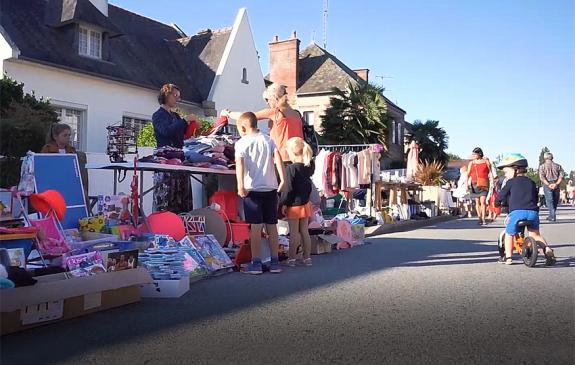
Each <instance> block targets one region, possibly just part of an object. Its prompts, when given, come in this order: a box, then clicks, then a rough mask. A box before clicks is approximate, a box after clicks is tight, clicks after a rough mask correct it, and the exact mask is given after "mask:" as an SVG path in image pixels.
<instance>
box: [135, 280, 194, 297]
mask: <svg viewBox="0 0 575 365" xmlns="http://www.w3.org/2000/svg"><path fill="white" fill-rule="evenodd" d="M189 290H190V277H189V276H184V277H182V278H181V279H180V280H153V281H152V282H151V283H148V284H142V285H140V293H141V295H142V298H179V297H181V296H182V295H184V294H186V293H187V292H188V291H189Z"/></svg>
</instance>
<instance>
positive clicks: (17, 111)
mask: <svg viewBox="0 0 575 365" xmlns="http://www.w3.org/2000/svg"><path fill="white" fill-rule="evenodd" d="M0 119H1V120H2V123H0V155H1V156H2V157H1V159H0V172H1V173H0V186H2V187H11V186H14V185H17V184H18V181H19V180H20V165H21V162H20V158H21V157H23V156H25V155H26V153H27V152H28V151H34V152H40V150H41V149H42V147H43V146H44V144H45V142H46V135H47V134H48V131H49V130H50V126H51V125H52V124H53V123H56V122H58V115H57V114H56V112H54V110H53V109H52V107H51V106H50V102H49V101H48V100H45V99H43V98H40V99H38V98H37V97H36V96H35V95H34V94H33V93H32V94H28V93H24V84H22V83H18V82H16V81H15V80H13V79H11V78H10V77H8V76H6V75H5V76H4V77H3V78H2V80H1V81H0Z"/></svg>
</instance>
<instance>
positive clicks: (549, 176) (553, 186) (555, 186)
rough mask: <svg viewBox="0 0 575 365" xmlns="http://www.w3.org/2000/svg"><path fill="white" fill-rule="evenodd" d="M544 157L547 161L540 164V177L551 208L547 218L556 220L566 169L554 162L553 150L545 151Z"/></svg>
mask: <svg viewBox="0 0 575 365" xmlns="http://www.w3.org/2000/svg"><path fill="white" fill-rule="evenodd" d="M543 158H544V159H545V162H543V164H542V165H541V166H539V179H540V180H541V183H542V184H543V191H544V193H545V205H547V209H549V214H548V216H547V220H548V221H550V222H555V221H556V220H557V206H558V205H559V194H560V189H561V188H560V186H561V182H562V181H563V175H564V171H563V168H562V167H561V165H559V164H557V163H555V162H553V154H552V153H551V152H545V154H544V155H543Z"/></svg>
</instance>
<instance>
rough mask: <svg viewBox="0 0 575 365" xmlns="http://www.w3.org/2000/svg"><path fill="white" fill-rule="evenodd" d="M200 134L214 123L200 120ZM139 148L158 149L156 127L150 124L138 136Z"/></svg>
mask: <svg viewBox="0 0 575 365" xmlns="http://www.w3.org/2000/svg"><path fill="white" fill-rule="evenodd" d="M199 119H200V120H199V121H198V122H199V123H200V133H204V132H206V131H208V130H209V129H210V128H211V127H212V125H213V123H212V122H211V121H210V120H208V119H203V118H199ZM137 143H138V147H156V135H155V134H154V126H153V124H152V123H151V122H150V123H148V124H146V125H145V126H144V128H142V130H141V131H140V134H139V135H138V142H137Z"/></svg>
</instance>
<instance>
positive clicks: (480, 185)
mask: <svg viewBox="0 0 575 365" xmlns="http://www.w3.org/2000/svg"><path fill="white" fill-rule="evenodd" d="M473 167H474V170H475V177H476V178H477V183H476V186H477V190H479V191H488V190H489V179H487V178H484V177H479V174H478V173H477V165H474V166H473Z"/></svg>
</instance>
